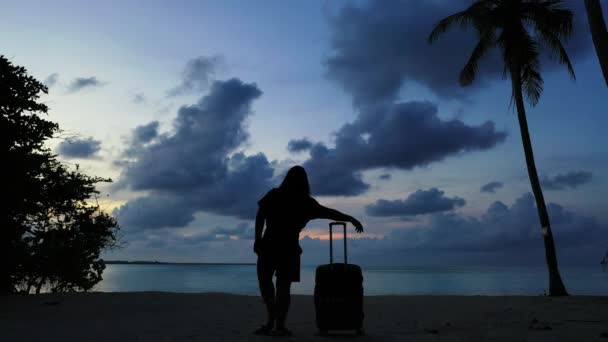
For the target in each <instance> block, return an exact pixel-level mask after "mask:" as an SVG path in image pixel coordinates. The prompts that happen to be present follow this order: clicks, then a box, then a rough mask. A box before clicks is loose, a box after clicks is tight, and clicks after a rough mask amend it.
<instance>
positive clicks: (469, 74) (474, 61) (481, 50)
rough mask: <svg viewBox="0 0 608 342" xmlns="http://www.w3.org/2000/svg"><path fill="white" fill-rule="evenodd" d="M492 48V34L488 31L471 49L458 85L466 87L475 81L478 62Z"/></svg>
mask: <svg viewBox="0 0 608 342" xmlns="http://www.w3.org/2000/svg"><path fill="white" fill-rule="evenodd" d="M492 47H494V32H493V31H489V32H487V33H486V34H484V35H483V36H482V37H481V38H480V39H479V42H478V43H477V46H475V49H473V52H472V53H471V56H470V57H469V60H468V61H467V64H466V65H465V66H464V68H463V69H462V71H461V72H460V84H461V85H462V86H468V85H470V84H471V83H473V81H474V80H475V76H476V75H477V69H478V67H479V61H480V60H481V58H483V57H484V56H485V55H486V53H487V52H488V50H490V49H491V48H492Z"/></svg>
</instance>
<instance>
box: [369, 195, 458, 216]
mask: <svg viewBox="0 0 608 342" xmlns="http://www.w3.org/2000/svg"><path fill="white" fill-rule="evenodd" d="M465 204H466V201H465V200H464V199H462V198H460V197H452V198H449V197H447V196H445V192H444V191H441V190H439V189H437V188H431V189H429V190H416V191H415V192H414V193H412V194H410V195H409V196H408V197H407V198H406V199H404V200H393V201H390V200H385V199H380V200H378V201H376V202H375V203H373V204H370V205H368V206H366V207H365V210H366V212H367V214H368V215H370V216H413V215H423V214H430V213H436V212H441V211H450V210H453V209H456V208H458V207H462V206H464V205H465Z"/></svg>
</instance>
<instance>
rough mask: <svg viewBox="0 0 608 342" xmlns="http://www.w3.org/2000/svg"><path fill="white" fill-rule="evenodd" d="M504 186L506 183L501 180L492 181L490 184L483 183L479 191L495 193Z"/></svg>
mask: <svg viewBox="0 0 608 342" xmlns="http://www.w3.org/2000/svg"><path fill="white" fill-rule="evenodd" d="M503 186H504V184H503V183H501V182H490V183H488V184H485V185H482V186H481V188H480V189H479V191H480V192H487V193H492V194H493V193H495V192H496V190H497V189H500V188H502V187H503Z"/></svg>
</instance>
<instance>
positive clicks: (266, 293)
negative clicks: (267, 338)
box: [257, 257, 275, 329]
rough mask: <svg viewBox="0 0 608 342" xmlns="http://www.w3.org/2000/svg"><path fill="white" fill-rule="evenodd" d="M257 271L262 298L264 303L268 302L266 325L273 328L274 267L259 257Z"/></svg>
mask: <svg viewBox="0 0 608 342" xmlns="http://www.w3.org/2000/svg"><path fill="white" fill-rule="evenodd" d="M257 271H258V284H259V286H260V293H261V294H262V298H263V299H264V303H265V304H266V311H267V313H268V316H267V317H268V318H267V320H266V326H267V327H268V328H269V329H272V328H273V327H274V320H275V313H274V311H275V294H274V291H275V290H274V284H273V282H272V275H273V273H274V269H273V268H272V266H271V265H269V264H268V263H266V262H265V260H264V258H262V257H258V265H257Z"/></svg>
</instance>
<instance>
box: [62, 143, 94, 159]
mask: <svg viewBox="0 0 608 342" xmlns="http://www.w3.org/2000/svg"><path fill="white" fill-rule="evenodd" d="M100 149H101V141H99V140H95V139H93V138H86V139H69V140H64V141H62V142H61V143H59V145H58V146H57V151H58V152H59V154H60V155H62V156H64V157H67V158H81V159H88V158H93V157H95V154H97V152H99V150H100Z"/></svg>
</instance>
